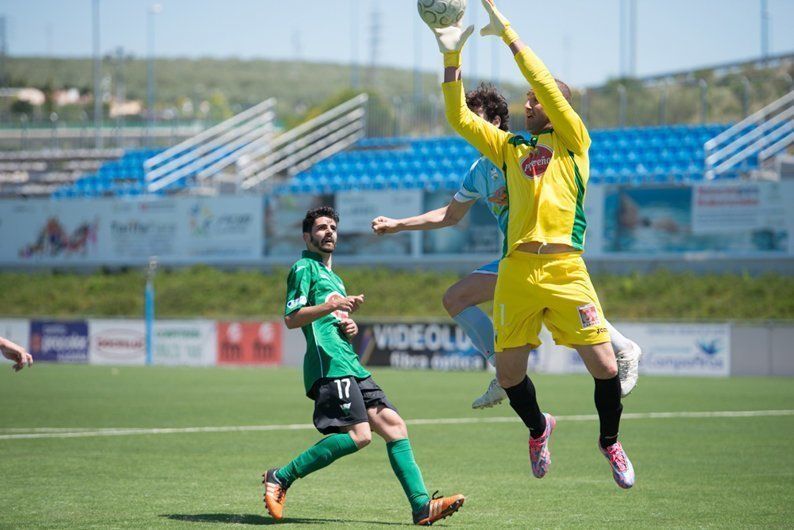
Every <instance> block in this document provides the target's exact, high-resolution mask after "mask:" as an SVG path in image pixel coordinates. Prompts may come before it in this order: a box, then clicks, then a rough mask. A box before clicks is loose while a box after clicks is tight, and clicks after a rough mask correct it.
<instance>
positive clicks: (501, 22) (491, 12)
mask: <svg viewBox="0 0 794 530" xmlns="http://www.w3.org/2000/svg"><path fill="white" fill-rule="evenodd" d="M482 6H483V7H484V8H485V12H486V13H488V18H489V19H490V21H489V22H488V25H487V26H485V27H484V28H482V29H481V30H480V35H482V36H483V37H485V36H486V35H494V36H496V37H501V38H502V40H503V41H505V44H511V43H512V42H513V41H516V40H518V35H517V34H516V32H515V31H513V29H512V28H511V27H510V21H508V20H507V19H506V18H505V17H504V15H502V13H500V12H499V10H498V9H496V4H494V0H482Z"/></svg>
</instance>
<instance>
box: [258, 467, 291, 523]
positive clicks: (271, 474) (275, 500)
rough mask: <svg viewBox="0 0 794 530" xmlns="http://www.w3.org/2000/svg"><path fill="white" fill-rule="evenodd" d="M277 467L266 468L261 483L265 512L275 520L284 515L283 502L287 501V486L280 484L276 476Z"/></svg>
mask: <svg viewBox="0 0 794 530" xmlns="http://www.w3.org/2000/svg"><path fill="white" fill-rule="evenodd" d="M277 470H278V468H273V469H268V470H267V473H265V474H264V475H263V478H264V480H263V481H262V483H263V484H264V485H265V506H266V507H267V513H269V514H270V516H271V517H273V519H275V520H277V521H278V520H280V519H281V518H282V517H283V516H284V503H286V502H287V488H285V487H284V486H282V485H281V483H280V482H279V481H278V479H277V478H276V471H277Z"/></svg>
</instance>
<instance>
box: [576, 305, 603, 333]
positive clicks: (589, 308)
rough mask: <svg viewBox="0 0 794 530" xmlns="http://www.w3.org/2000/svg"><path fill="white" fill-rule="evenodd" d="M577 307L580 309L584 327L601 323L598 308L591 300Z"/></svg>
mask: <svg viewBox="0 0 794 530" xmlns="http://www.w3.org/2000/svg"><path fill="white" fill-rule="evenodd" d="M576 309H577V310H578V311H579V322H581V323H582V329H584V328H589V327H590V326H597V325H599V324H600V323H601V317H599V316H598V308H597V307H596V306H595V304H594V303H592V302H591V303H589V304H586V305H582V306H579V307H577V308H576Z"/></svg>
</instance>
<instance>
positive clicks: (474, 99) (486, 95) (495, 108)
mask: <svg viewBox="0 0 794 530" xmlns="http://www.w3.org/2000/svg"><path fill="white" fill-rule="evenodd" d="M466 105H467V106H468V107H469V108H470V109H471V111H472V112H478V111H479V110H480V109H482V110H483V113H484V114H485V119H486V120H488V121H489V122H493V120H494V118H496V117H497V116H499V118H500V119H501V123H500V124H499V128H500V129H502V130H503V131H507V130H509V129H510V111H509V110H508V108H507V100H506V99H505V98H504V96H503V95H502V94H501V93H500V92H499V91H498V90H497V89H496V87H495V86H493V85H492V84H490V83H480V86H478V87H477V88H475V89H474V90H472V91H471V92H469V93H468V94H466Z"/></svg>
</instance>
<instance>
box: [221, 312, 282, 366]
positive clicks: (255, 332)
mask: <svg viewBox="0 0 794 530" xmlns="http://www.w3.org/2000/svg"><path fill="white" fill-rule="evenodd" d="M217 325H218V364H235V365H240V364H256V365H268V366H279V365H280V364H281V350H282V337H281V324H280V323H278V322H251V321H249V322H221V321H219V322H218V324H217Z"/></svg>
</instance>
